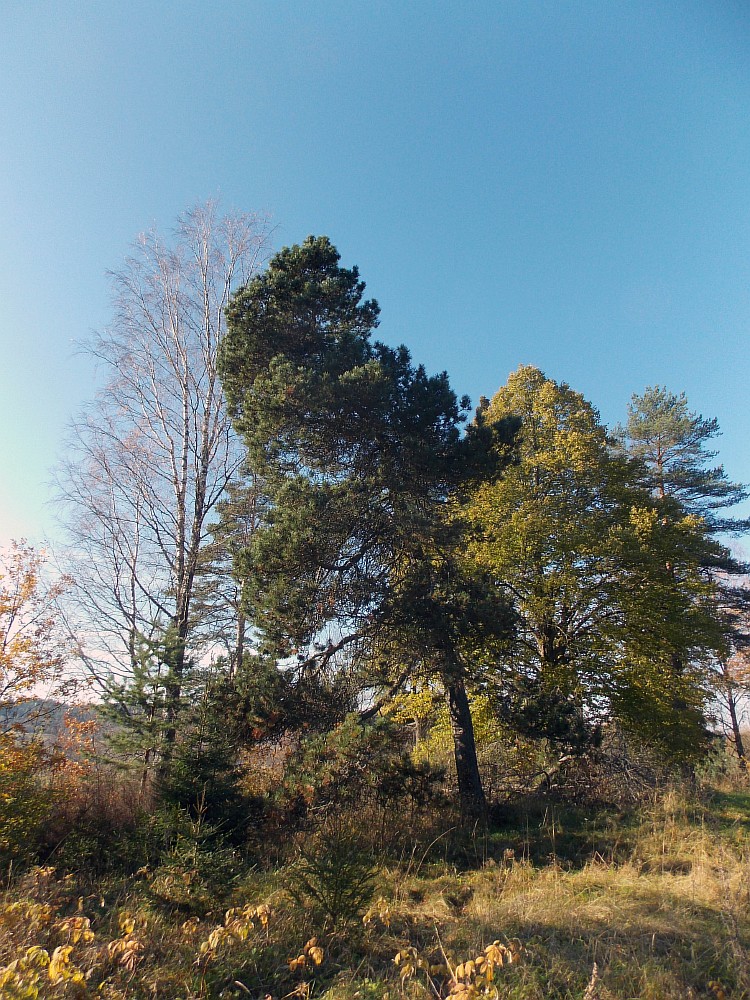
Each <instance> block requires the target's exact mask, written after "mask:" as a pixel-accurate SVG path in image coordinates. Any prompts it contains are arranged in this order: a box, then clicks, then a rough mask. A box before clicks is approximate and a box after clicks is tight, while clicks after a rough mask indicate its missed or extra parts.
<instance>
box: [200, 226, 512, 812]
mask: <svg viewBox="0 0 750 1000" xmlns="http://www.w3.org/2000/svg"><path fill="white" fill-rule="evenodd" d="M339 259H340V258H339V254H338V252H337V251H336V249H335V247H333V246H332V244H331V243H330V242H329V240H328V239H327V238H326V237H318V238H313V237H309V238H308V239H307V240H306V241H305V242H304V243H303V244H302V245H301V246H294V247H291V248H287V249H284V250H282V251H281V252H280V253H279V254H277V255H276V256H275V257H274V258H273V259H272V261H271V262H270V265H269V267H268V268H267V270H266V271H265V272H264V273H263V274H261V275H259V276H258V277H256V278H254V279H253V280H252V281H251V282H250V283H249V284H248V285H246V286H245V287H244V288H243V289H242V290H241V291H240V292H239V293H238V294H237V295H236V296H235V297H234V299H233V302H232V304H231V306H230V309H229V312H228V333H227V336H226V338H225V340H224V342H223V344H222V349H221V354H220V372H221V377H222V381H223V384H224V388H225V391H226V393H227V398H228V400H229V405H230V408H231V412H232V415H233V418H234V421H235V426H236V428H237V429H238V430H239V431H240V432H241V433H242V435H243V436H244V438H245V441H246V443H247V446H248V464H249V467H250V469H251V470H252V472H253V473H254V474H256V475H259V476H260V477H262V479H263V481H264V483H265V484H266V488H267V489H268V493H269V497H270V500H271V503H270V507H269V510H268V511H267V512H266V514H265V516H264V519H263V523H262V526H261V528H260V530H259V531H258V532H257V533H256V535H255V537H254V539H253V541H252V544H251V545H250V546H249V547H248V548H247V550H246V551H245V554H244V557H243V558H244V567H243V574H244V576H245V578H246V579H247V580H248V581H249V586H248V601H249V605H250V606H251V607H252V613H253V620H254V621H256V622H259V623H260V622H262V623H263V626H262V631H263V637H264V640H265V643H266V647H267V649H268V651H269V653H270V654H271V655H272V656H274V657H276V659H277V660H279V661H281V660H282V659H283V658H284V657H285V656H289V655H292V654H294V653H296V656H297V660H296V663H297V667H298V670H299V671H300V673H301V674H304V673H305V672H309V671H314V670H322V669H324V668H325V667H326V666H330V665H331V664H332V663H335V660H336V657H337V656H340V655H343V654H344V653H345V654H346V656H347V658H348V660H349V662H352V661H353V662H354V663H355V664H358V665H359V667H360V668H361V669H363V671H364V675H363V684H365V685H367V686H368V687H369V688H370V689H371V690H372V691H376V690H381V691H382V690H384V689H385V690H395V689H397V688H398V686H399V683H400V682H403V680H405V678H406V677H407V676H408V675H409V673H410V672H412V671H415V670H421V671H427V672H431V673H432V675H433V676H437V677H439V679H440V680H441V682H442V685H443V687H444V690H445V694H446V700H447V703H448V707H449V711H450V716H451V722H452V730H453V737H454V746H455V760H456V770H457V775H458V785H459V797H460V803H461V808H462V812H463V814H464V816H465V817H466V818H472V819H473V818H476V817H477V816H479V815H481V814H482V813H483V811H484V807H485V803H484V794H483V790H482V785H481V781H480V777H479V771H478V767H477V760H476V751H475V746H474V735H473V727H472V722H471V714H470V711H469V702H468V696H467V691H466V677H467V663H466V662H465V660H464V658H463V656H462V653H461V642H462V640H463V638H464V637H465V636H466V635H467V633H474V634H477V635H478V634H480V633H483V632H490V631H491V632H498V631H504V630H506V629H507V627H508V615H507V607H506V604H505V601H504V598H503V597H502V595H500V594H499V593H498V592H496V591H494V590H492V589H491V588H487V587H486V586H484V585H483V581H481V580H480V579H479V575H478V574H475V575H474V576H471V575H467V573H466V571H465V570H464V568H463V566H462V560H461V559H460V558H459V552H458V546H457V541H458V538H457V535H458V532H459V531H460V526H459V525H458V523H457V522H456V520H455V519H454V518H452V517H451V516H450V514H449V504H448V498H449V496H450V494H451V491H452V490H454V489H455V488H456V487H457V485H459V484H460V483H462V482H464V481H465V480H466V479H467V478H469V477H471V476H472V475H475V474H479V471H480V469H481V470H484V471H485V472H486V471H487V470H488V469H489V468H490V467H494V466H496V465H497V458H496V457H493V452H492V449H490V448H489V441H490V439H491V438H492V436H493V434H497V433H500V432H499V430H497V429H493V428H491V427H490V426H489V425H485V424H482V425H477V426H476V427H475V428H474V429H473V430H472V431H471V432H470V433H469V434H467V435H466V436H462V434H461V432H460V425H461V422H462V420H463V418H464V413H465V410H466V407H467V406H468V400H464V401H462V402H461V404H460V405H459V403H458V401H457V399H456V396H455V395H454V393H453V392H452V390H451V388H450V385H449V383H448V379H447V376H446V375H445V374H444V373H443V374H441V375H436V376H428V375H427V374H426V373H425V370H424V368H422V367H415V366H414V365H413V364H412V361H411V357H410V355H409V352H408V350H407V349H406V348H405V347H403V346H402V347H398V348H391V347H388V346H386V345H385V344H382V343H380V342H378V341H374V340H372V339H371V334H372V331H373V330H374V329H375V327H376V326H377V322H378V314H379V308H378V305H377V303H376V302H374V301H373V300H366V299H364V298H363V295H364V288H365V286H364V283H363V282H362V281H360V279H359V275H358V272H357V269H356V268H352V269H345V268H342V267H341V266H340V264H339ZM494 454H495V455H497V454H498V453H497V452H495V453H494ZM480 598H481V599H480ZM373 697H374V695H373ZM364 714H367V713H366V712H365V713H364Z"/></svg>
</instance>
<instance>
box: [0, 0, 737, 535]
mask: <svg viewBox="0 0 750 1000" xmlns="http://www.w3.org/2000/svg"><path fill="white" fill-rule="evenodd" d="M0 94H2V101H1V103H0V349H1V351H2V354H1V355H0V358H1V361H0V543H2V542H4V541H7V539H8V538H10V537H19V536H21V535H24V536H26V537H28V538H29V539H31V540H33V541H36V542H41V541H42V540H43V538H44V537H45V536H47V535H48V536H52V537H54V535H55V532H56V527H55V520H54V510H53V508H52V507H51V505H50V503H49V498H50V496H51V490H50V489H49V486H48V483H49V480H50V478H51V469H52V467H53V466H54V464H55V462H56V461H57V460H58V459H59V458H60V456H61V454H62V449H63V447H64V434H65V426H66V423H67V422H68V421H69V419H70V418H71V416H72V415H73V414H75V412H76V411H77V410H78V409H79V407H80V406H81V404H82V402H83V401H84V400H86V399H88V398H90V397H91V395H92V394H93V392H94V388H95V383H94V373H93V370H92V368H91V365H90V363H89V362H88V360H87V359H86V358H85V357H83V356H81V355H80V354H78V353H77V352H76V350H75V343H76V341H78V340H80V339H81V338H85V337H86V335H87V334H88V333H89V332H90V331H91V330H92V329H96V328H101V327H103V326H104V325H106V323H107V321H108V317H109V285H108V280H107V276H106V272H107V270H108V269H113V268H116V267H117V266H118V265H119V263H120V262H121V260H122V258H123V257H124V256H125V254H126V252H127V248H128V244H129V243H130V241H131V240H132V239H133V238H134V237H135V235H136V234H137V233H138V232H139V231H141V230H143V229H146V228H149V227H150V226H152V225H156V226H157V227H158V228H160V229H162V230H164V231H166V230H168V229H169V228H170V226H171V225H172V223H173V221H174V219H175V217H176V216H177V215H178V214H179V213H180V212H181V211H182V210H184V209H186V208H188V207H190V206H191V205H193V204H194V203H196V202H197V201H200V200H204V199H206V198H209V197H217V196H218V197H219V198H220V199H221V204H222V206H223V207H225V208H227V209H230V208H236V209H241V210H246V211H257V210H265V211H267V212H269V213H270V214H271V215H272V217H273V220H274V222H275V224H276V226H277V230H276V242H277V244H278V245H281V244H288V243H294V242H298V241H299V240H301V239H303V238H304V237H305V236H306V235H307V234H308V233H316V234H320V233H325V234H327V235H328V236H330V237H331V239H332V240H333V242H334V243H335V244H336V245H337V246H338V247H339V250H340V251H341V254H342V257H343V261H344V263H345V264H347V265H351V264H353V263H356V264H358V265H359V267H360V271H361V274H362V277H363V278H364V279H365V281H366V282H367V284H368V293H369V294H371V295H373V296H375V297H376V298H377V299H378V300H379V302H380V305H381V308H382V323H381V327H380V336H381V337H382V338H383V339H385V340H386V341H389V342H393V343H395V342H402V341H403V342H405V343H406V344H407V345H408V346H409V347H410V348H411V350H412V353H413V355H414V357H415V359H416V360H418V361H421V362H424V363H425V365H426V366H427V368H428V369H429V370H431V371H440V370H443V369H446V370H447V371H448V372H449V374H450V376H451V379H452V383H453V385H454V388H455V389H456V391H457V392H458V393H459V394H463V393H468V394H469V395H470V396H471V397H472V399H473V400H475V401H476V400H477V398H478V397H479V395H480V394H484V395H488V396H491V395H492V394H493V392H494V391H495V390H496V389H497V388H498V386H499V385H501V384H502V383H503V382H504V381H505V380H506V378H507V375H508V373H509V372H510V371H511V370H513V369H515V368H516V367H517V366H518V365H519V364H522V363H523V364H535V365H537V366H539V367H540V368H542V369H543V370H544V371H545V372H546V374H548V375H549V376H551V377H552V378H555V379H557V380H561V381H567V382H569V383H570V384H571V385H572V386H573V387H574V388H575V389H577V390H579V391H581V392H583V393H584V395H586V396H587V397H588V398H589V399H590V400H591V401H592V402H593V403H594V404H595V405H596V406H597V407H598V408H599V409H600V411H601V413H602V417H603V419H604V420H605V421H606V422H608V423H615V422H617V421H618V420H621V419H623V417H624V415H625V409H626V405H627V402H628V400H629V398H630V396H631V394H632V393H633V392H641V391H642V390H643V389H644V388H645V387H646V386H647V385H652V384H656V383H658V384H662V385H667V386H668V387H670V388H671V389H673V390H674V391H682V390H684V391H685V392H686V393H687V395H688V399H689V400H690V403H691V406H692V407H693V408H694V409H695V410H698V411H700V412H702V413H703V414H704V415H705V416H716V417H718V419H719V422H720V425H721V427H722V429H723V432H724V433H723V436H722V438H721V441H720V448H721V456H720V457H721V460H723V461H724V463H725V465H726V467H727V470H728V472H729V474H730V475H731V476H732V478H734V479H738V480H741V481H746V482H750V453H749V452H748V447H747V442H748V441H749V440H750V407H748V403H747V397H748V391H747V387H748V384H749V383H750V362H749V361H748V352H747V348H746V345H747V342H748V329H749V326H750V280H749V279H750V7H748V5H747V4H746V3H744V2H736V3H735V2H733V0H702V2H695V0H681V2H680V3H675V2H674V0H669V2H661V0H650V2H638V0H630V2H624V0H623V2H616V3H615V2H604V0H594V2H582V0H581V2H575V0H569V2H565V0H557V2H541V0H540V2H534V0H526V2H514V0H495V2H483V0H477V2H468V0H464V2H463V3H459V2H451V3H448V2H440V0H424V2H414V0H412V2H409V0H401V2H389V0H380V2H365V0H347V2H334V0H316V2H315V3H313V2H302V0H297V2H285V0H267V2H260V0H257V2H255V0H247V2H224V3H216V4H205V3H195V2H193V0H180V2H165V0H149V2H139V0H129V2H128V3H125V4H109V3H101V2H93V0H77V2H76V0H68V2H62V0H57V2H49V3H43V2H39V0H25V2H23V3H19V2H16V0H5V2H4V4H3V15H2V31H1V32H0Z"/></svg>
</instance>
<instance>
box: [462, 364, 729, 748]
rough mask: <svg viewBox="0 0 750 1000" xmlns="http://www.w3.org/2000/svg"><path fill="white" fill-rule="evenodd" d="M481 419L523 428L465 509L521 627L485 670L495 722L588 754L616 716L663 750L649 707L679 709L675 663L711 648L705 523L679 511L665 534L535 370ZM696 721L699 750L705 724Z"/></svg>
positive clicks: (571, 400) (481, 555)
mask: <svg viewBox="0 0 750 1000" xmlns="http://www.w3.org/2000/svg"><path fill="white" fill-rule="evenodd" d="M485 414H486V416H487V417H489V418H494V419H498V418H504V417H508V416H510V415H516V416H517V417H519V418H520V420H521V431H520V433H519V435H518V438H517V443H516V447H515V462H514V463H513V464H511V465H510V466H509V467H508V469H507V470H506V472H505V474H504V476H502V477H501V478H499V479H497V480H496V481H495V482H493V483H483V484H481V485H480V486H479V487H478V488H477V489H476V490H475V491H474V492H473V493H472V494H471V496H470V497H469V499H468V501H467V504H466V516H467V517H468V518H469V519H470V521H471V522H472V523H473V525H474V528H475V532H476V537H475V541H474V543H473V549H472V552H473V555H474V557H475V558H476V559H477V561H478V562H479V563H480V565H481V566H483V567H484V568H485V569H486V570H487V571H488V572H490V573H491V574H492V575H493V577H494V578H495V580H496V581H497V584H498V585H499V586H500V587H501V588H502V589H503V591H504V592H506V593H507V594H509V595H510V597H511V598H512V601H513V605H514V608H515V610H516V614H517V616H518V622H519V626H518V629H517V632H516V635H515V638H514V641H513V642H512V643H511V644H510V645H508V646H507V647H506V648H505V649H502V648H501V649H499V650H497V651H494V655H493V657H491V658H490V659H489V663H490V666H491V667H492V670H490V671H489V673H488V677H489V678H490V679H492V678H493V677H494V678H495V679H496V681H497V686H498V696H497V697H498V705H499V707H500V709H501V710H502V711H503V713H504V714H505V716H506V717H507V718H508V719H511V718H512V719H513V720H514V722H515V725H517V726H518V727H519V728H521V730H522V731H524V732H526V733H527V734H529V735H537V736H541V735H544V736H546V737H547V738H548V739H550V740H551V741H552V742H558V743H562V744H567V745H568V747H575V746H578V747H581V746H585V745H586V742H587V739H590V738H591V737H592V736H594V735H595V729H594V728H593V723H595V721H596V720H597V719H600V718H606V717H607V716H609V715H611V714H612V713H614V714H616V715H618V716H619V717H620V718H625V719H627V721H628V722H629V723H630V724H631V725H632V726H634V727H637V728H640V729H641V730H642V731H646V730H647V731H648V732H649V734H650V735H652V736H655V737H657V738H658V737H660V736H661V735H663V732H664V729H663V723H664V718H663V716H664V713H663V711H662V712H659V711H656V710H655V706H658V705H660V704H662V703H663V702H664V701H665V699H666V701H667V702H668V703H669V704H671V703H672V701H674V699H675V695H674V692H672V693H669V691H670V684H673V683H674V678H672V677H670V676H669V672H668V671H665V670H664V662H665V658H667V659H668V656H669V651H670V650H673V649H675V648H682V647H683V646H688V645H689V646H690V648H691V651H693V652H694V653H696V654H697V653H698V651H699V650H704V649H711V648H713V646H714V645H715V644H716V642H718V641H719V639H718V637H717V630H716V628H715V627H714V620H713V618H712V617H711V615H710V613H709V612H710V608H709V607H708V606H707V602H706V599H705V598H706V594H705V593H704V591H703V589H702V588H704V582H703V581H702V580H701V579H700V576H699V574H698V572H697V566H698V564H699V562H700V560H701V559H703V558H704V557H705V555H706V551H707V547H706V544H705V538H704V536H703V534H702V532H701V531H700V526H699V524H698V523H697V521H696V519H695V518H694V517H692V516H691V515H685V514H684V512H682V516H681V517H679V518H675V519H674V520H673V521H671V522H669V523H668V524H665V523H663V522H662V519H661V518H659V516H658V513H657V511H656V509H655V507H654V504H653V503H652V500H651V497H650V496H649V494H648V493H647V492H646V491H645V490H643V489H642V488H641V486H640V482H639V473H638V468H637V467H636V466H635V465H634V463H633V462H631V461H630V460H629V459H628V458H627V457H626V456H623V455H622V454H619V453H617V452H616V451H615V450H614V449H613V448H612V447H611V443H610V441H609V440H608V437H607V434H606V431H605V428H604V427H603V426H602V424H601V422H600V420H599V415H598V413H597V412H596V410H595V409H594V408H593V407H592V406H591V404H590V403H588V402H587V401H586V400H585V399H584V398H583V397H582V396H581V395H580V394H579V393H577V392H574V391H573V390H572V389H571V388H570V387H569V386H567V385H565V384H558V383H556V382H554V381H552V380H551V379H547V378H545V376H544V375H543V374H542V372H540V371H539V370H538V369H536V368H533V367H521V368H519V369H518V371H516V372H514V373H513V374H512V375H511V376H510V378H509V379H508V382H507V384H506V385H505V386H504V387H503V388H501V389H500V390H499V391H498V393H497V394H496V395H495V397H494V399H493V400H492V402H491V403H490V404H489V405H488V406H487V408H486V411H485ZM668 557H669V558H668ZM670 561H671V566H672V572H671V575H670V576H669V578H668V579H667V578H665V567H666V565H667V563H668V562H670ZM498 665H499V666H500V667H501V668H502V669H501V670H500V672H499V675H498V672H497V666H498ZM680 685H681V692H682V693H681V703H682V707H683V712H682V714H681V722H682V723H684V721H685V716H686V712H687V709H688V706H690V707H696V706H700V704H701V702H702V699H703V692H702V691H701V689H700V687H699V686H696V684H695V677H694V676H693V675H692V674H690V675H688V674H687V673H685V674H684V675H683V676H682V677H681V678H680ZM646 705H648V706H649V712H648V713H646V712H645V711H644V706H646ZM691 718H692V721H693V722H694V723H695V725H694V726H692V727H686V728H688V729H689V730H690V735H691V738H692V739H693V740H695V739H696V733H702V731H703V730H702V728H701V724H702V716H701V715H700V712H699V711H697V712H695V713H693V716H691ZM674 735H675V734H674V732H672V731H670V738H671V740H672V745H675V741H674Z"/></svg>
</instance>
